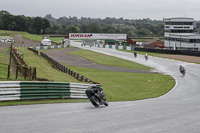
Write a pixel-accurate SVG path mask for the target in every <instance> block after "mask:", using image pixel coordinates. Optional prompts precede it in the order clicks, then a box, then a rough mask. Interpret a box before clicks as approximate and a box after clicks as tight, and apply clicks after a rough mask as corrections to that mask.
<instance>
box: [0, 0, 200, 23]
mask: <svg viewBox="0 0 200 133" xmlns="http://www.w3.org/2000/svg"><path fill="white" fill-rule="evenodd" d="M199 5H200V1H199V0H56V1H55V0H42V1H41V0H14V1H13V0H1V4H0V9H2V10H6V11H8V12H10V13H12V14H14V15H18V14H20V15H21V14H24V15H26V16H45V15H46V14H49V13H50V14H52V16H53V17H56V18H59V17H63V16H77V17H92V18H106V17H116V18H119V17H123V18H128V19H143V18H150V19H157V20H158V19H159V20H161V19H163V17H183V16H185V15H186V16H187V17H193V18H195V19H198V20H199V19H200V16H199V15H198V12H200V8H199Z"/></svg>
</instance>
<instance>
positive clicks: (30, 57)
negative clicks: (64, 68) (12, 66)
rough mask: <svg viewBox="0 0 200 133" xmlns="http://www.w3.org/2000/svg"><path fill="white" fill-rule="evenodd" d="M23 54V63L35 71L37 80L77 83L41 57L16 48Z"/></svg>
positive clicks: (25, 49) (24, 49)
mask: <svg viewBox="0 0 200 133" xmlns="http://www.w3.org/2000/svg"><path fill="white" fill-rule="evenodd" d="M18 49H20V51H21V52H22V53H23V54H24V60H25V62H26V63H27V64H28V65H29V66H32V67H36V69H37V78H42V79H48V80H50V81H55V82H74V83H77V82H79V81H77V80H76V79H75V78H73V77H71V76H69V75H68V74H65V73H63V72H60V71H58V70H56V69H54V68H53V67H52V66H51V65H50V64H49V63H48V61H47V60H46V59H44V58H43V57H41V56H37V55H35V54H34V53H33V52H31V51H29V50H28V49H27V48H18Z"/></svg>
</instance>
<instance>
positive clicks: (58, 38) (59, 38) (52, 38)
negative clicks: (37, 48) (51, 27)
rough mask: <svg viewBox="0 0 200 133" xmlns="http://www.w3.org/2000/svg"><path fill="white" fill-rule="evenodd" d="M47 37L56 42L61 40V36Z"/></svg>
mask: <svg viewBox="0 0 200 133" xmlns="http://www.w3.org/2000/svg"><path fill="white" fill-rule="evenodd" d="M49 39H50V40H52V41H54V42H56V43H60V40H62V39H63V37H49Z"/></svg>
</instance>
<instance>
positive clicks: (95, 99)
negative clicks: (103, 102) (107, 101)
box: [90, 96, 100, 107]
mask: <svg viewBox="0 0 200 133" xmlns="http://www.w3.org/2000/svg"><path fill="white" fill-rule="evenodd" d="M90 101H91V103H92V104H93V105H94V106H95V107H99V104H100V103H99V99H98V98H97V97H95V96H91V97H90Z"/></svg>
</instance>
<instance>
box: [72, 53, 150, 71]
mask: <svg viewBox="0 0 200 133" xmlns="http://www.w3.org/2000/svg"><path fill="white" fill-rule="evenodd" d="M68 53H70V54H74V55H77V56H80V57H83V58H86V59H88V60H90V61H92V62H96V63H98V64H102V65H109V66H118V67H125V68H131V69H140V70H150V67H147V66H143V65H140V64H138V63H134V62H131V61H128V60H124V59H120V58H117V57H113V56H108V55H105V54H101V53H97V52H93V51H89V50H84V49H80V50H77V51H72V52H68Z"/></svg>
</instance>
